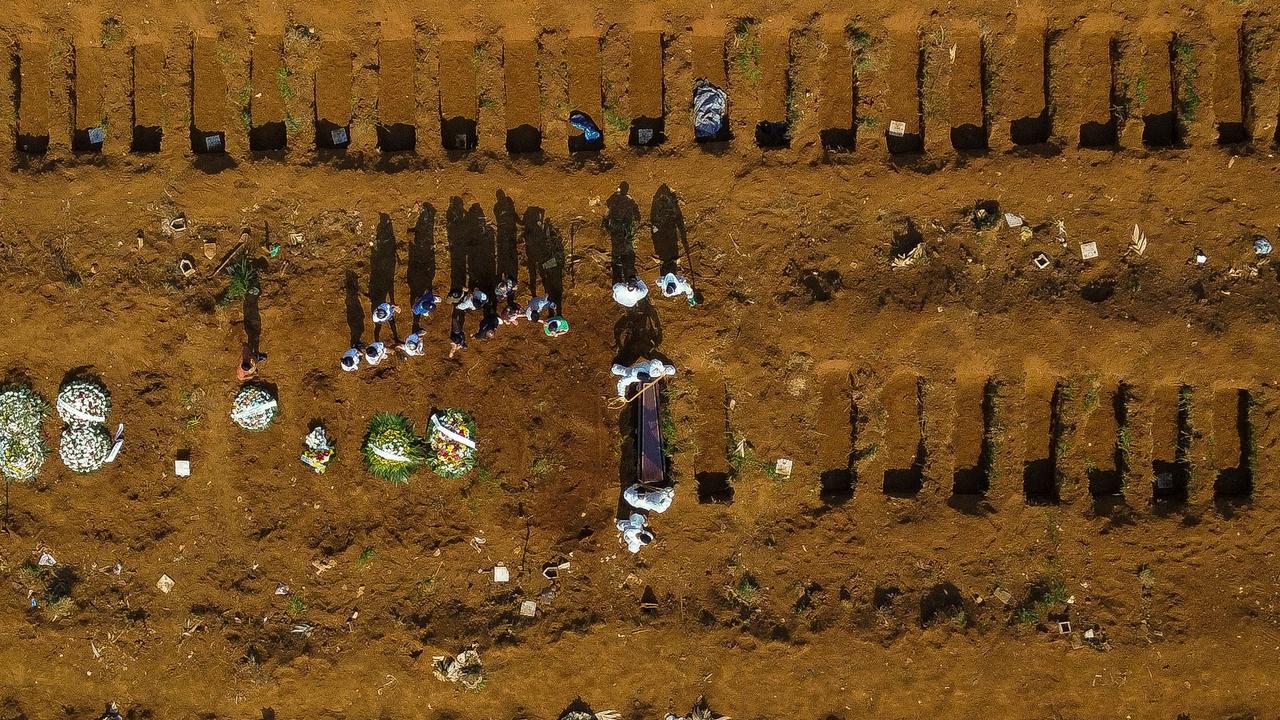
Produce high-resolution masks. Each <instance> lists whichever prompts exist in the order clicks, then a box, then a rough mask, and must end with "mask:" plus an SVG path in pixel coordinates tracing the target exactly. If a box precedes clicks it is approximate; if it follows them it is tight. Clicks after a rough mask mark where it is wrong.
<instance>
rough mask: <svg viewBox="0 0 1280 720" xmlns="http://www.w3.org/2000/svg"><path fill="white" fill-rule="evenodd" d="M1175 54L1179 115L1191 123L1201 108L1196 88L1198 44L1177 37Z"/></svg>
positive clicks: (1174, 46)
mask: <svg viewBox="0 0 1280 720" xmlns="http://www.w3.org/2000/svg"><path fill="white" fill-rule="evenodd" d="M1173 56H1174V67H1175V69H1176V72H1177V80H1178V81H1177V87H1178V116H1179V117H1181V118H1182V122H1183V123H1191V122H1194V121H1195V119H1196V113H1197V111H1198V110H1199V109H1200V93H1199V92H1198V91H1197V90H1196V80H1197V79H1199V77H1200V68H1199V61H1198V60H1197V59H1196V46H1195V45H1193V44H1192V43H1190V42H1188V41H1187V40H1185V39H1183V38H1180V37H1179V38H1176V39H1175V40H1174V42H1173Z"/></svg>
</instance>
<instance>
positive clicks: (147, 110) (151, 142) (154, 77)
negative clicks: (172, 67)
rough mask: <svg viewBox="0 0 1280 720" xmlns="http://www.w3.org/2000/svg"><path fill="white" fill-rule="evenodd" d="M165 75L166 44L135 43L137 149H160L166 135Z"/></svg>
mask: <svg viewBox="0 0 1280 720" xmlns="http://www.w3.org/2000/svg"><path fill="white" fill-rule="evenodd" d="M163 78H164V48H163V47H161V45H160V43H157V42H148V43H139V44H137V45H134V46H133V92H132V93H131V96H132V100H133V140H132V142H131V144H130V147H129V149H130V150H132V151H133V152H136V153H153V152H160V142H161V140H162V139H163V138H164V106H163V104H162V103H163V99H162V97H161V90H160V88H161V83H162V81H163Z"/></svg>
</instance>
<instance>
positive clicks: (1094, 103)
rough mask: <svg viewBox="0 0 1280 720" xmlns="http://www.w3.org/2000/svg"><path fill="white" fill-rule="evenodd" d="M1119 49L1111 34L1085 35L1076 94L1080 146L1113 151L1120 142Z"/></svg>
mask: <svg viewBox="0 0 1280 720" xmlns="http://www.w3.org/2000/svg"><path fill="white" fill-rule="evenodd" d="M1118 54H1119V47H1118V45H1117V44H1116V40H1115V38H1114V37H1112V35H1111V34H1110V33H1109V32H1085V33H1084V34H1083V35H1082V37H1081V38H1080V52H1079V54H1078V56H1077V57H1076V58H1075V60H1076V62H1077V63H1078V64H1079V72H1080V76H1079V78H1078V79H1077V83H1078V85H1077V88H1076V92H1077V94H1078V95H1079V97H1078V98H1077V99H1078V101H1079V103H1080V112H1081V118H1080V146H1081V147H1113V146H1115V145H1116V142H1117V134H1116V117H1115V112H1114V110H1113V109H1112V108H1116V107H1119V106H1120V98H1118V97H1117V96H1116V88H1115V65H1116V62H1117V61H1118Z"/></svg>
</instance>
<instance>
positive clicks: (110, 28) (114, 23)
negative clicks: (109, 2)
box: [100, 15, 124, 47]
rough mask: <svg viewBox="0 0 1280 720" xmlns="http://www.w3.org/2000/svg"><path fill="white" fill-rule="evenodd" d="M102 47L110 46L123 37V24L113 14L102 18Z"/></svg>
mask: <svg viewBox="0 0 1280 720" xmlns="http://www.w3.org/2000/svg"><path fill="white" fill-rule="evenodd" d="M100 37H101V39H102V47H111V46H112V45H115V44H116V43H118V42H120V40H121V39H123V38H124V24H123V23H121V22H120V18H118V17H116V16H115V15H111V16H109V17H105V18H103V19H102V32H101V34H100Z"/></svg>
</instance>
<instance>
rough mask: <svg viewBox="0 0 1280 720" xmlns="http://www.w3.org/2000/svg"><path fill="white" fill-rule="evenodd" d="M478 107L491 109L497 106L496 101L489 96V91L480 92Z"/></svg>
mask: <svg viewBox="0 0 1280 720" xmlns="http://www.w3.org/2000/svg"><path fill="white" fill-rule="evenodd" d="M480 107H482V108H484V109H485V110H492V109H494V108H496V107H498V101H497V100H494V99H493V98H492V97H490V96H489V93H482V94H481V95H480Z"/></svg>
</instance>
